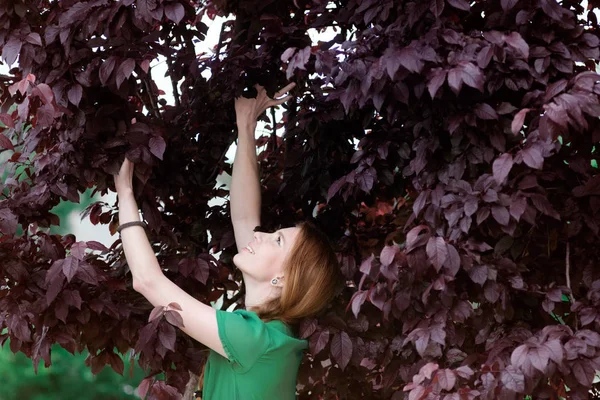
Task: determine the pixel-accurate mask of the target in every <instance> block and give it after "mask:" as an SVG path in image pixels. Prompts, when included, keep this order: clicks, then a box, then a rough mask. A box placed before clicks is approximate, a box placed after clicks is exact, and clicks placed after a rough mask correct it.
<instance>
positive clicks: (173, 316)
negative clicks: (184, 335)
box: [165, 310, 185, 328]
mask: <svg viewBox="0 0 600 400" xmlns="http://www.w3.org/2000/svg"><path fill="white" fill-rule="evenodd" d="M165 318H166V319H167V322H168V323H170V324H171V325H174V326H176V327H178V328H185V326H184V325H183V318H182V317H181V314H179V313H178V312H177V311H174V310H168V311H166V312H165Z"/></svg>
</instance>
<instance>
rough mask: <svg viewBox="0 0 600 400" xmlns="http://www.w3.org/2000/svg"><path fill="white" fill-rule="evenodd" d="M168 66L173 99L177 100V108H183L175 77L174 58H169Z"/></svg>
mask: <svg viewBox="0 0 600 400" xmlns="http://www.w3.org/2000/svg"><path fill="white" fill-rule="evenodd" d="M167 65H168V66H169V67H168V68H169V77H170V78H171V86H172V87H173V98H174V99H175V105H176V106H177V107H179V106H181V101H180V100H179V90H178V89H177V80H176V79H175V75H174V73H173V70H172V69H171V68H172V65H173V58H171V56H167Z"/></svg>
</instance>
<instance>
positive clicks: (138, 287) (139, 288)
mask: <svg viewBox="0 0 600 400" xmlns="http://www.w3.org/2000/svg"><path fill="white" fill-rule="evenodd" d="M145 285H146V284H145V283H144V281H142V280H141V279H139V278H137V279H136V278H133V290H135V291H136V292H138V293H140V294H143V293H144V292H145V291H146V290H145V289H144V286H145Z"/></svg>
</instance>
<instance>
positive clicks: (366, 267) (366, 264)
mask: <svg viewBox="0 0 600 400" xmlns="http://www.w3.org/2000/svg"><path fill="white" fill-rule="evenodd" d="M373 260H375V255H373V254H371V255H370V256H369V257H368V258H365V259H364V260H363V262H362V263H361V264H360V267H359V271H360V272H362V273H363V274H366V275H369V274H370V273H371V266H372V265H373Z"/></svg>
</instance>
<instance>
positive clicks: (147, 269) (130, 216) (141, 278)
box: [118, 190, 162, 290]
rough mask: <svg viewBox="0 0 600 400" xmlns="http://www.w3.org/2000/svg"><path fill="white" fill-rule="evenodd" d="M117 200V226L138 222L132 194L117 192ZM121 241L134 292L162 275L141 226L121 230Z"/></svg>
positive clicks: (138, 215)
mask: <svg viewBox="0 0 600 400" xmlns="http://www.w3.org/2000/svg"><path fill="white" fill-rule="evenodd" d="M118 199H119V224H121V225H122V224H124V223H126V222H132V221H139V220H140V214H139V211H138V206H137V204H136V201H135V198H134V196H133V192H132V191H130V190H127V191H122V192H119V193H118ZM121 241H122V243H123V250H124V251H125V258H126V259H127V263H128V264H129V269H130V270H131V275H132V277H133V285H134V288H136V290H138V289H137V288H140V287H142V286H143V285H145V284H146V282H151V281H152V280H153V279H155V278H156V277H158V276H160V275H162V271H161V269H160V265H159V264H158V260H157V259H156V255H155V254H154V250H153V249H152V246H151V245H150V242H149V241H148V237H147V236H146V232H145V230H144V228H142V227H141V226H131V227H128V228H125V229H123V230H122V231H121Z"/></svg>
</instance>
